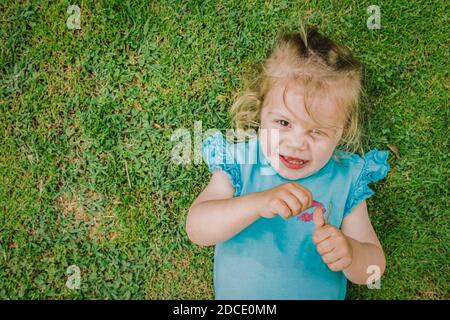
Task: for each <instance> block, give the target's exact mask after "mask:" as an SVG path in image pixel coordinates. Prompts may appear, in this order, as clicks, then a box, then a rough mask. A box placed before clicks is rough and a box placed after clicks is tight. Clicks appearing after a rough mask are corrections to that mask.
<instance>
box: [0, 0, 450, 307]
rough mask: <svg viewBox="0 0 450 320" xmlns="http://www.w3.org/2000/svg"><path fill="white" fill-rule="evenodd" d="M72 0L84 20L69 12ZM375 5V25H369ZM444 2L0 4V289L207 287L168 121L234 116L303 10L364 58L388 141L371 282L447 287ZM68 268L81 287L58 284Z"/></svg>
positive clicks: (370, 115) (367, 102) (379, 138)
mask: <svg viewBox="0 0 450 320" xmlns="http://www.w3.org/2000/svg"><path fill="white" fill-rule="evenodd" d="M71 4H77V5H78V6H79V7H80V8H81V16H80V17H81V25H80V26H81V29H79V30H70V29H69V28H68V26H67V24H66V21H67V19H68V18H69V16H70V15H71V14H68V13H67V8H68V6H69V5H71ZM371 4H376V5H378V6H379V7H380V9H381V29H379V30H369V29H368V28H367V26H366V21H367V18H368V17H369V14H368V13H367V7H368V6H369V5H371ZM445 12H447V13H448V12H449V7H448V6H446V5H445V1H408V0H401V1H395V2H394V1H377V2H376V3H373V2H368V1H358V2H357V4H356V2H354V1H307V2H306V4H305V3H304V2H303V1H290V2H287V1H286V2H282V1H256V0H254V1H238V0H229V1H220V3H219V2H216V1H200V0H199V1H132V2H131V1H130V2H129V3H127V2H125V1H124V2H122V1H103V2H102V1H95V2H94V1H93V2H90V1H82V0H75V1H73V2H67V1H59V2H58V1H57V2H52V3H51V4H47V1H32V2H29V1H12V0H6V1H2V2H1V3H0V26H1V28H0V43H1V46H0V110H1V117H0V141H1V145H0V298H2V299H9V298H11V299H36V298H39V299H86V298H90V299H116V298H122V299H128V298H135V299H154V298H161V299H168V298H172V299H179V298H184V299H210V298H213V287H212V258H213V248H212V247H207V248H204V247H203V248H201V247H198V246H196V245H194V244H193V243H191V242H190V241H189V239H188V238H187V236H186V233H185V229H184V225H185V219H186V214H187V209H188V208H189V206H190V204H191V202H192V201H193V200H194V199H195V198H196V196H197V195H198V193H199V192H200V191H201V190H202V188H203V187H204V186H205V185H206V183H207V181H208V177H209V173H208V171H207V168H206V165H204V164H202V165H200V164H195V163H191V164H187V165H177V164H174V163H173V162H172V161H171V149H172V147H173V142H171V139H170V137H171V135H172V134H173V133H174V131H175V130H176V129H178V128H187V129H189V130H190V131H191V132H193V129H194V122H195V121H202V128H203V130H204V131H205V130H206V129H209V128H219V129H225V128H229V127H230V126H231V121H230V117H229V116H228V110H229V108H230V106H231V104H232V103H233V99H234V98H235V97H236V94H237V93H238V92H239V91H240V90H242V88H243V85H244V81H243V79H244V78H245V77H249V76H250V75H251V74H252V72H253V70H254V69H253V68H254V66H256V65H257V64H258V63H259V62H260V61H261V59H263V58H264V57H265V55H266V53H267V51H268V50H269V49H270V47H271V45H272V44H273V41H274V40H275V38H276V36H277V34H279V32H281V31H283V30H286V31H293V30H296V28H297V26H298V19H299V17H304V18H305V19H306V20H307V21H308V22H309V23H310V24H317V25H319V26H320V29H321V30H322V31H323V32H324V33H325V34H326V35H328V36H330V37H332V38H334V39H336V40H337V41H338V42H340V43H344V44H346V45H348V46H349V47H350V48H351V49H352V51H353V52H354V54H355V55H356V56H357V57H358V58H359V59H360V60H361V61H362V62H363V63H364V65H365V68H366V71H365V76H366V78H365V90H366V97H365V99H364V101H363V105H364V107H365V110H366V111H365V116H364V119H365V134H364V141H363V142H364V146H365V147H366V148H367V149H372V148H378V149H383V150H389V148H390V147H389V146H391V147H392V145H395V146H397V147H398V150H399V157H397V156H396V155H394V153H393V152H390V157H389V164H390V165H391V171H390V172H389V174H388V176H387V178H386V179H385V180H383V181H382V182H380V183H377V184H374V185H373V189H374V190H375V192H376V195H375V196H374V197H373V198H370V199H369V200H368V208H369V212H370V217H371V219H372V223H373V225H374V228H375V230H376V231H377V234H378V235H379V238H380V241H381V243H382V244H383V246H384V249H385V253H386V258H387V271H386V274H385V276H384V277H383V278H382V282H381V289H380V290H369V289H368V288H367V287H366V286H355V285H351V284H349V289H348V296H347V298H348V299H448V298H449V297H450V294H449V293H450V290H449V283H450V281H449V280H450V277H449V275H450V272H449V271H450V268H449V267H450V265H449V244H450V239H449V238H450V230H449V226H450V223H449V222H450V221H449V216H450V215H449V213H450V212H449V209H448V208H449V207H450V204H449V197H448V189H449V188H448V186H449V184H448V181H449V180H448V178H449V171H448V168H449V159H448V149H449V144H448V137H449V133H448V119H449V105H448V101H449V95H448V89H449V88H448V83H449V81H448V80H449V78H448V70H449V63H448V61H449V54H448V53H449V51H448V34H449V31H450V30H449V27H448V26H449V21H448V15H446V13H445ZM72 265H75V266H77V267H78V268H79V271H80V275H81V278H80V287H79V289H73V288H72V289H70V288H69V287H70V285H69V286H67V285H66V281H68V280H70V278H71V277H72V276H73V275H74V274H73V273H72V272H71V271H70V269H69V270H68V267H69V266H72Z"/></svg>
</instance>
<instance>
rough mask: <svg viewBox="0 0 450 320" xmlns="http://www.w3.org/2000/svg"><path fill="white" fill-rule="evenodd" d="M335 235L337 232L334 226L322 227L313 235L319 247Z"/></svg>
mask: <svg viewBox="0 0 450 320" xmlns="http://www.w3.org/2000/svg"><path fill="white" fill-rule="evenodd" d="M334 234H335V230H334V228H333V227H332V226H330V225H328V224H326V225H324V226H322V227H319V228H316V230H315V231H314V233H313V241H314V243H315V244H316V245H317V244H319V243H321V242H322V241H324V240H326V239H328V238H329V237H332V236H333V235H334Z"/></svg>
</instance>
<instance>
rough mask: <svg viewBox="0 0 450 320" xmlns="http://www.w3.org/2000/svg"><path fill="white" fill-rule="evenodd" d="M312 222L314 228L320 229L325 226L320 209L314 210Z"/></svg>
mask: <svg viewBox="0 0 450 320" xmlns="http://www.w3.org/2000/svg"><path fill="white" fill-rule="evenodd" d="M313 221H314V224H315V226H316V228H320V227H322V226H324V225H325V220H324V218H323V212H322V209H320V208H316V209H315V210H314V212H313Z"/></svg>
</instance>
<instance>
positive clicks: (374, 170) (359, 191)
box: [344, 150, 390, 217]
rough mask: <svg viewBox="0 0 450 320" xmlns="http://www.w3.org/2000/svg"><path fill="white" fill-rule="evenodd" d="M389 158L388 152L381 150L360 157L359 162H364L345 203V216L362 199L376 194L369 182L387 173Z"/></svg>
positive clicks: (381, 177)
mask: <svg viewBox="0 0 450 320" xmlns="http://www.w3.org/2000/svg"><path fill="white" fill-rule="evenodd" d="M387 159H388V152H387V151H379V150H370V151H369V152H367V153H366V154H365V155H364V156H363V157H358V162H359V163H361V164H362V165H360V166H359V167H360V168H362V169H361V171H360V173H359V175H357V176H356V177H357V179H356V182H355V184H354V185H353V188H352V191H351V192H350V195H349V196H348V198H347V201H346V203H345V209H344V217H345V216H346V215H347V214H349V213H350V212H351V211H352V209H353V208H354V207H356V205H358V204H359V203H360V202H361V201H363V200H364V199H367V198H369V197H371V196H373V195H374V194H375V192H374V191H373V190H372V189H371V188H369V186H368V184H369V183H371V182H376V181H379V180H381V179H383V178H384V177H385V176H386V175H387V173H388V172H389V169H390V167H389V164H388V162H387ZM356 165H357V164H356Z"/></svg>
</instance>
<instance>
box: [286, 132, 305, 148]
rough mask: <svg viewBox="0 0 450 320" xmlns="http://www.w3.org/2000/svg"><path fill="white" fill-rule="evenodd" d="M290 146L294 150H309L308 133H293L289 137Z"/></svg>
mask: <svg viewBox="0 0 450 320" xmlns="http://www.w3.org/2000/svg"><path fill="white" fill-rule="evenodd" d="M289 146H290V147H291V148H293V149H299V150H304V149H307V148H308V135H307V133H306V132H304V131H303V132H301V131H297V132H293V134H290V135H289Z"/></svg>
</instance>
